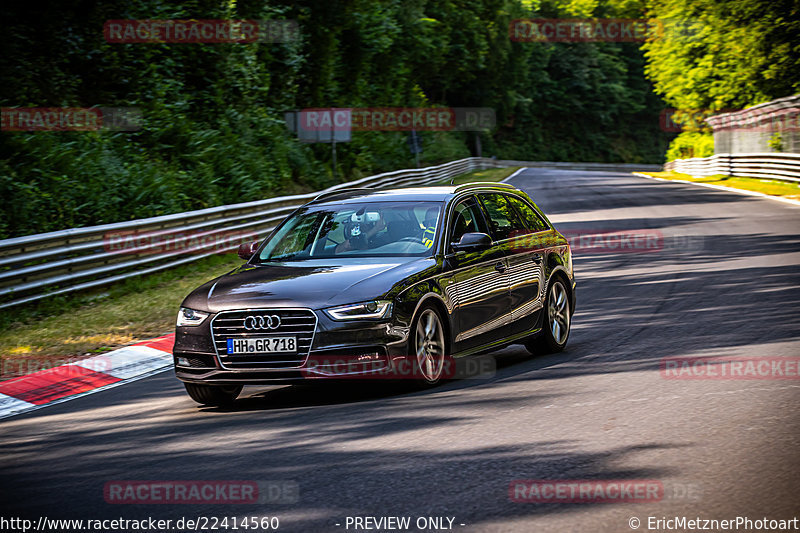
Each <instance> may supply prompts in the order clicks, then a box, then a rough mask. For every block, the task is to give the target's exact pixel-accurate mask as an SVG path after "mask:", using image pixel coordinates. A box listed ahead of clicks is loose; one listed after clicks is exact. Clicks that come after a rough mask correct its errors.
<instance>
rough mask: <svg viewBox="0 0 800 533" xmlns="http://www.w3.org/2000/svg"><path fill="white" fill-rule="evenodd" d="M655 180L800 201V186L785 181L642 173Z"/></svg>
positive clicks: (717, 175) (718, 175) (719, 175)
mask: <svg viewBox="0 0 800 533" xmlns="http://www.w3.org/2000/svg"><path fill="white" fill-rule="evenodd" d="M640 174H646V175H648V176H652V177H654V178H661V179H667V180H683V181H691V182H693V183H707V184H710V185H721V186H723V187H730V188H731V189H742V190H745V191H755V192H760V193H763V194H769V195H770V196H780V197H783V198H789V199H791V200H800V184H798V183H789V182H785V181H778V180H769V179H759V178H734V177H730V176H725V175H722V174H716V175H714V176H706V177H704V178H695V177H692V176H690V175H689V174H681V173H679V172H640Z"/></svg>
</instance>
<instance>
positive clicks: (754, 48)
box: [643, 0, 800, 159]
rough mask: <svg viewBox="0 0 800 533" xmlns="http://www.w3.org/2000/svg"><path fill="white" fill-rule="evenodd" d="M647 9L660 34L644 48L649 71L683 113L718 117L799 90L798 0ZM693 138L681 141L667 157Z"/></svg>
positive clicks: (657, 4)
mask: <svg viewBox="0 0 800 533" xmlns="http://www.w3.org/2000/svg"><path fill="white" fill-rule="evenodd" d="M648 8H649V9H648V15H649V16H650V17H653V18H657V19H658V20H660V21H661V23H662V24H663V31H660V32H656V33H654V34H653V35H652V36H651V38H650V39H649V40H648V42H647V43H646V44H645V45H644V46H643V49H644V51H645V56H646V57H647V60H648V63H647V67H646V73H647V76H648V77H649V78H650V79H651V80H652V81H653V83H654V85H655V90H656V92H657V93H658V94H660V95H662V96H663V97H664V99H665V100H666V102H667V103H668V104H669V105H670V106H672V107H675V108H677V109H678V110H679V111H683V112H686V113H689V114H692V115H694V116H697V114H698V111H701V110H702V113H705V114H713V112H715V111H720V110H730V109H742V108H745V107H748V106H751V105H755V104H758V103H762V102H766V101H769V100H772V99H775V98H779V97H783V96H789V95H791V94H794V93H797V92H798V91H800V3H798V2H797V0H694V1H691V2H687V1H686V0H651V1H650V2H649V3H648ZM689 129H690V130H699V128H689ZM695 138H697V139H700V138H702V136H701V137H693V136H691V135H681V136H680V137H678V138H676V139H675V140H674V141H673V145H672V146H671V147H670V150H669V155H668V159H671V158H672V157H673V156H675V155H676V154H679V153H683V152H685V151H686V150H688V149H689V148H690V146H693V145H694V141H691V140H689V139H695ZM700 145H701V146H705V142H700Z"/></svg>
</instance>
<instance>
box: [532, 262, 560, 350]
mask: <svg viewBox="0 0 800 533" xmlns="http://www.w3.org/2000/svg"><path fill="white" fill-rule="evenodd" d="M542 311H543V312H544V314H545V315H544V321H543V323H542V333H541V334H540V335H539V336H538V337H536V338H535V339H531V340H529V341H527V342H526V343H525V348H527V349H528V351H529V352H531V353H532V354H545V353H556V352H561V351H563V350H564V348H565V347H566V346H567V340H568V339H569V330H570V319H571V315H570V306H569V294H568V293H567V287H566V285H564V281H563V280H562V279H561V278H554V279H553V280H552V281H551V282H550V287H549V288H548V290H547V302H546V303H545V308H544V309H543V310H542Z"/></svg>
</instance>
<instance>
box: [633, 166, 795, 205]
mask: <svg viewBox="0 0 800 533" xmlns="http://www.w3.org/2000/svg"><path fill="white" fill-rule="evenodd" d="M631 174H633V175H634V176H638V177H640V178H647V179H650V180H656V181H665V182H668V183H686V184H689V185H697V186H699V187H706V188H708V189H715V190H718V191H726V192H735V193H739V194H744V195H745V196H755V197H758V198H767V199H769V200H776V201H778V202H783V203H785V204H789V205H793V206H795V207H798V206H800V200H792V199H790V198H781V197H780V196H774V195H771V194H764V193H763V192H757V191H748V190H746V189H736V188H734V187H724V186H722V185H713V184H711V183H697V182H696V181H687V180H668V179H665V178H657V177H655V176H648V175H647V174H644V173H642V172H631Z"/></svg>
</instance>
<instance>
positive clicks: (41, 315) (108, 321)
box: [0, 168, 516, 379]
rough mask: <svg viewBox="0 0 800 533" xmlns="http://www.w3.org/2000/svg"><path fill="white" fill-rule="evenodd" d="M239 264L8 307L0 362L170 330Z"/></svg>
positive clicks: (476, 176)
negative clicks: (187, 301) (204, 289)
mask: <svg viewBox="0 0 800 533" xmlns="http://www.w3.org/2000/svg"><path fill="white" fill-rule="evenodd" d="M515 170H516V168H493V169H488V170H479V171H475V172H470V173H469V174H463V175H461V176H458V177H456V179H455V180H454V181H453V182H454V184H456V185H458V184H462V183H469V182H475V181H500V180H502V179H504V178H506V177H508V176H510V175H511V174H512V173H513V172H514V171H515ZM444 183H449V180H446V181H445V182H444ZM241 262H242V261H241V259H239V257H238V256H237V255H236V254H235V253H234V254H226V255H220V256H214V257H209V258H205V259H200V260H198V261H196V262H194V263H190V264H188V265H183V266H181V267H178V268H175V269H171V270H167V271H164V272H160V273H156V274H151V275H148V276H144V277H141V278H133V279H128V280H126V281H124V282H121V283H117V284H115V285H111V286H109V287H104V288H102V289H97V290H94V291H90V292H84V293H80V294H72V295H62V296H54V297H51V298H46V299H45V300H43V301H41V302H39V303H37V304H32V305H26V306H19V307H16V308H12V309H10V310H9V311H6V312H5V313H2V314H0V359H5V360H6V362H8V360H11V359H14V360H16V359H19V358H24V357H28V356H35V357H37V358H38V357H40V356H41V357H54V358H57V357H76V356H86V355H93V354H96V353H102V352H105V351H109V350H112V349H114V348H118V347H120V346H124V345H126V344H130V343H132V342H137V341H141V340H147V339H150V338H153V337H157V336H159V335H163V334H164V333H167V332H171V331H172V330H173V329H174V325H175V317H176V315H177V312H178V306H179V305H180V303H181V301H182V300H183V298H184V297H185V296H186V295H187V294H189V292H190V291H191V290H192V289H194V288H195V287H197V286H199V285H201V284H203V283H205V282H206V281H208V280H210V279H212V278H215V277H217V276H219V275H221V274H224V273H225V272H228V271H229V270H231V269H233V268H235V267H236V266H238V265H240V264H241ZM3 377H4V376H3V373H2V372H0V379H2V378H3ZM5 377H7V376H5Z"/></svg>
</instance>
